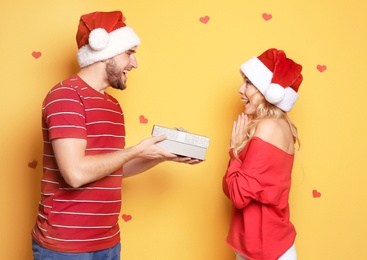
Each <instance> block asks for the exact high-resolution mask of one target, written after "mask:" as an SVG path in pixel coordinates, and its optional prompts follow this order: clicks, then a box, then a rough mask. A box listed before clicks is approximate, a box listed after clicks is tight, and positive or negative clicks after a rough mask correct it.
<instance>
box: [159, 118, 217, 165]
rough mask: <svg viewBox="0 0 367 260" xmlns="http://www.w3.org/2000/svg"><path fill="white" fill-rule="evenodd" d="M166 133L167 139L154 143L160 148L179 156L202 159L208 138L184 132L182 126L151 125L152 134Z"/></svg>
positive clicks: (207, 144)
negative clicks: (172, 127)
mask: <svg viewBox="0 0 367 260" xmlns="http://www.w3.org/2000/svg"><path fill="white" fill-rule="evenodd" d="M158 135H166V136H167V139H165V140H163V141H161V142H158V143H156V145H157V146H159V147H161V148H162V149H164V150H166V151H168V152H170V153H173V154H177V155H180V156H185V157H190V158H195V159H200V160H204V159H205V155H206V151H207V149H208V146H209V141H210V138H209V137H206V136H201V135H197V134H192V133H188V132H186V131H185V130H184V129H182V128H176V129H171V128H167V127H162V126H158V125H154V126H153V130H152V136H158Z"/></svg>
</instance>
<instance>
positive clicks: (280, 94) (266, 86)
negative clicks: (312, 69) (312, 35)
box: [241, 48, 303, 112]
mask: <svg viewBox="0 0 367 260" xmlns="http://www.w3.org/2000/svg"><path fill="white" fill-rule="evenodd" d="M241 71H242V72H243V73H244V74H245V75H246V77H247V78H248V79H249V80H250V81H251V82H252V84H254V86H255V87H256V88H257V89H258V90H259V91H260V92H261V93H262V94H263V95H264V97H265V99H266V100H267V101H268V102H270V103H272V104H274V105H275V106H277V107H279V108H280V109H282V110H284V111H286V112H288V111H290V110H291V109H292V107H293V105H294V103H295V102H296V100H297V98H298V94H297V92H298V88H299V86H300V85H301V82H302V79H303V77H302V74H301V71H302V66H301V65H299V64H297V63H295V62H294V61H293V60H291V59H289V58H287V57H286V55H285V53H284V51H282V50H277V49H275V48H272V49H269V50H267V51H265V52H264V53H262V54H261V55H260V56H259V57H252V58H251V59H249V60H248V61H247V62H245V63H244V64H242V65H241Z"/></svg>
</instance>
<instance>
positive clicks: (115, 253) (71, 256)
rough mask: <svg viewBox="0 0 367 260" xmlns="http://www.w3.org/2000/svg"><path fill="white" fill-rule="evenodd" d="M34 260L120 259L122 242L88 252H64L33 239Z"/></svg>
mask: <svg viewBox="0 0 367 260" xmlns="http://www.w3.org/2000/svg"><path fill="white" fill-rule="evenodd" d="M32 250H33V257H34V258H33V259H34V260H120V251H121V244H120V243H118V244H117V245H115V246H114V247H112V248H108V249H105V250H100V251H95V252H88V253H63V252H56V251H52V250H49V249H46V248H43V247H41V246H40V245H39V244H37V243H36V242H35V241H34V240H32Z"/></svg>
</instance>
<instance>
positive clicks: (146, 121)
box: [139, 115, 148, 124]
mask: <svg viewBox="0 0 367 260" xmlns="http://www.w3.org/2000/svg"><path fill="white" fill-rule="evenodd" d="M139 121H140V124H146V123H148V119H146V118H145V117H144V116H143V115H141V116H140V117H139Z"/></svg>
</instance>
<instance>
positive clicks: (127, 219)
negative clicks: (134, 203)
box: [121, 214, 133, 222]
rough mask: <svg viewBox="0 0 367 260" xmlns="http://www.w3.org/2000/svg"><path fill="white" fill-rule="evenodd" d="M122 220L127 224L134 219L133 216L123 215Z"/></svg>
mask: <svg viewBox="0 0 367 260" xmlns="http://www.w3.org/2000/svg"><path fill="white" fill-rule="evenodd" d="M121 218H122V219H123V220H124V221H125V222H128V221H130V220H131V219H132V218H133V217H132V216H131V215H126V214H123V215H122V216H121Z"/></svg>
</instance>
